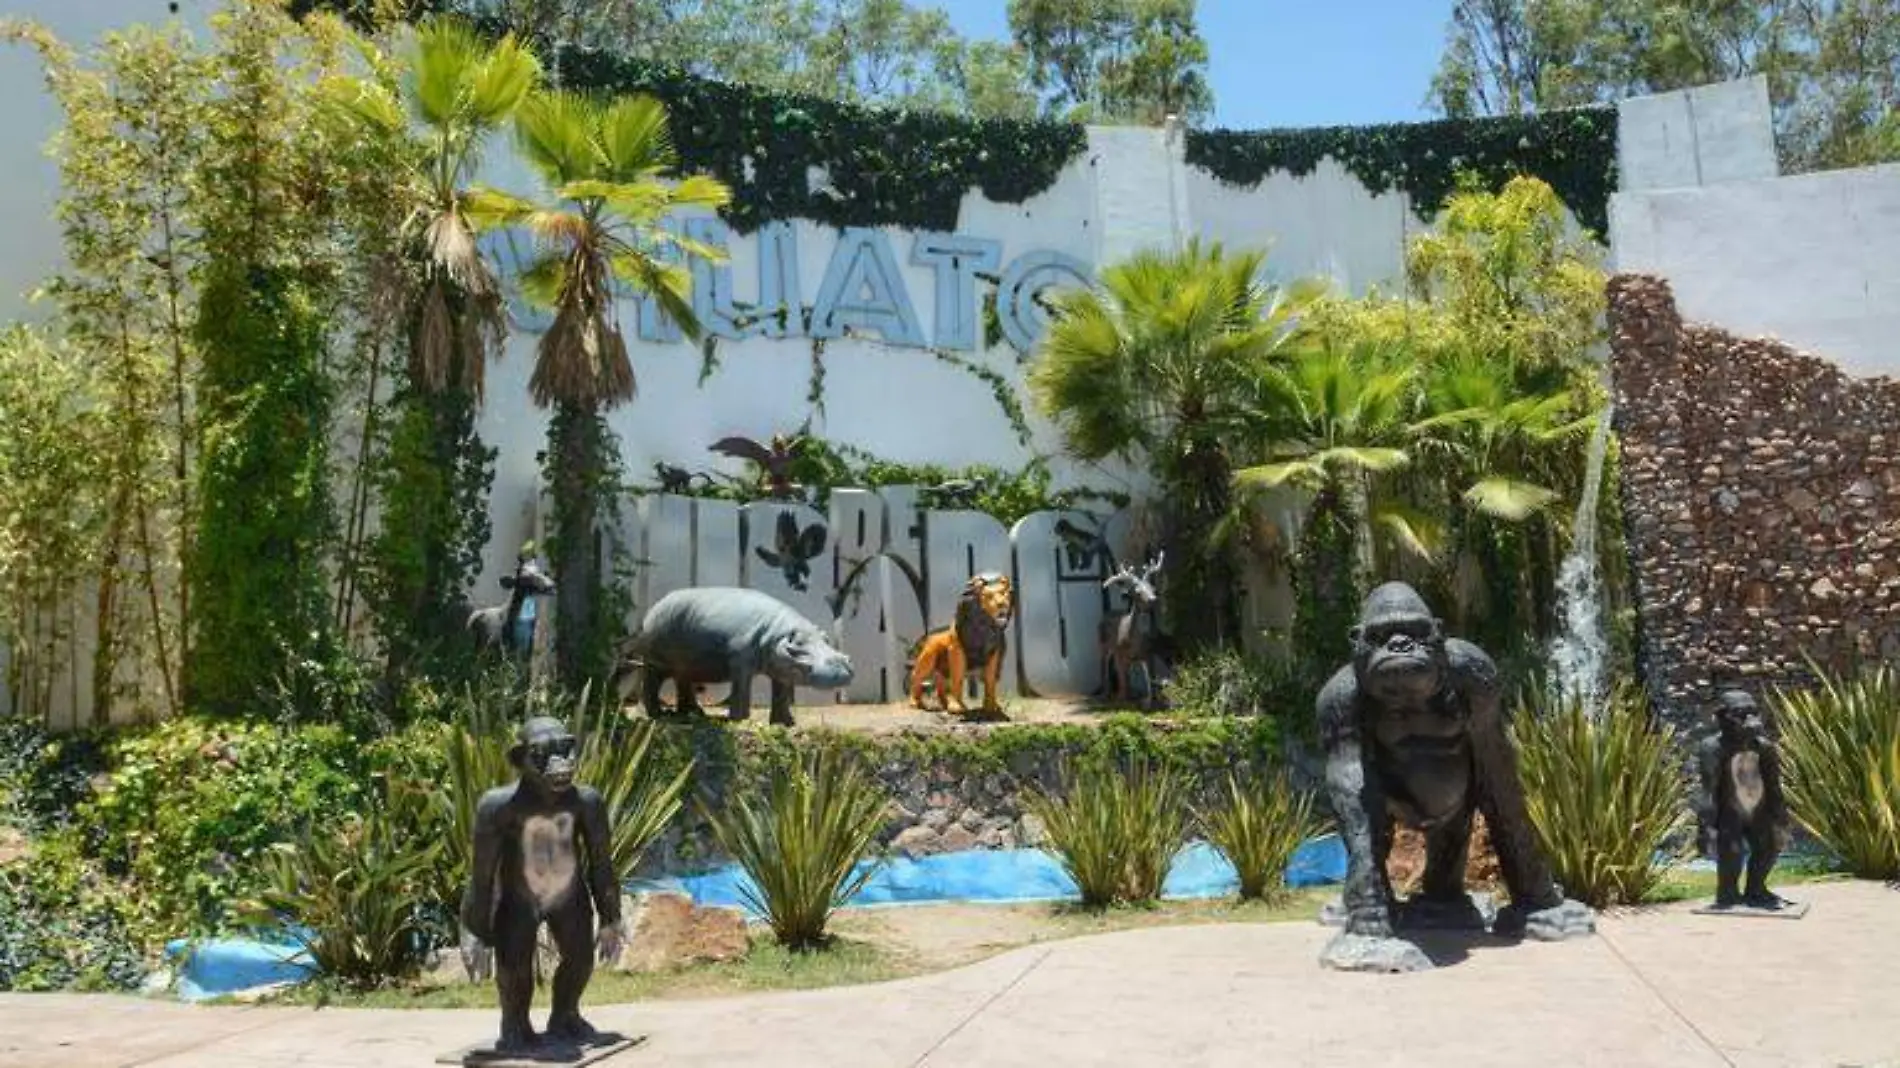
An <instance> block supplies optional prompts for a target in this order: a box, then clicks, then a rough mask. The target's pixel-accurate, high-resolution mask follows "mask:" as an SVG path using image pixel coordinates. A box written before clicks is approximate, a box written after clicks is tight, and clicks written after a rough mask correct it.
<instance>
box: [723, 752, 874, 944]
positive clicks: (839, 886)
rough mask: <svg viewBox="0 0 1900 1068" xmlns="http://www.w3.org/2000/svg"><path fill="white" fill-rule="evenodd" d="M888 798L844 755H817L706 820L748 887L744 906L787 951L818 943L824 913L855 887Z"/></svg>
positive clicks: (863, 877) (860, 883) (869, 868)
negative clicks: (761, 793)
mask: <svg viewBox="0 0 1900 1068" xmlns="http://www.w3.org/2000/svg"><path fill="white" fill-rule="evenodd" d="M887 802H888V798H887V796H886V795H885V793H884V790H883V789H882V788H881V787H880V786H879V785H878V784H877V782H876V781H875V780H873V779H872V778H870V776H868V775H866V774H865V772H864V771H863V769H861V768H860V767H859V766H858V764H857V763H856V762H855V761H853V760H852V758H851V757H850V755H849V754H847V753H842V752H838V751H833V750H819V751H818V752H816V753H815V754H813V755H811V756H809V757H806V758H803V759H802V760H800V761H798V762H796V763H794V764H792V765H790V766H787V767H781V768H779V769H777V770H775V771H774V772H773V773H772V776H771V779H770V782H769V783H768V784H767V787H766V790H765V796H764V797H763V798H759V797H754V796H751V795H749V794H748V795H740V796H738V797H736V798H733V799H732V800H731V801H730V803H729V804H728V806H727V807H726V808H724V809H723V810H719V811H708V812H707V813H706V819H707V821H708V822H709V823H711V824H712V828H713V833H714V835H715V836H717V838H718V840H719V844H720V846H721V847H722V848H723V849H724V850H725V851H726V852H727V853H729V854H731V855H732V857H733V859H734V860H736V861H738V863H739V866H740V867H741V868H743V869H745V873H746V874H747V875H748V876H750V877H751V880H752V885H750V886H747V887H745V888H744V889H743V891H742V892H743V894H744V897H745V900H746V903H747V904H748V905H750V906H751V907H752V909H753V911H755V912H757V913H759V914H761V915H763V916H764V917H765V918H766V922H768V923H769V924H771V927H772V933H773V935H774V936H776V937H777V939H778V941H779V943H780V944H781V945H783V946H785V947H787V948H789V949H797V950H804V949H814V948H818V947H821V946H823V945H825V944H826V942H827V941H828V938H827V936H826V934H825V927H826V925H827V924H828V923H829V922H830V919H831V914H832V912H833V911H834V910H836V909H837V908H838V907H839V906H840V905H843V904H844V903H845V902H846V901H848V900H850V898H851V896H852V895H853V894H856V893H857V892H858V891H859V890H861V889H863V887H864V884H865V883H866V882H868V881H869V880H870V878H871V876H872V874H873V873H874V872H875V871H876V867H875V866H874V865H860V863H859V862H860V861H862V860H863V859H864V858H865V856H866V855H867V854H868V853H869V852H870V851H871V845H872V843H873V842H874V841H875V840H876V838H877V832H878V830H879V828H881V827H883V825H884V810H885V806H886V804H887Z"/></svg>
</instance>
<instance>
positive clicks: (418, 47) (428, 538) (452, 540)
mask: <svg viewBox="0 0 1900 1068" xmlns="http://www.w3.org/2000/svg"><path fill="white" fill-rule="evenodd" d="M393 73H394V74H397V75H399V81H400V85H401V90H400V93H398V92H397V91H394V89H393V85H392V84H389V83H394V82H396V81H397V80H398V79H397V78H395V77H392V78H388V79H384V80H377V79H368V78H365V79H358V78H338V79H337V80H336V81H335V82H333V83H332V84H331V85H330V86H329V87H328V88H329V90H330V94H331V99H332V100H333V101H334V102H335V103H336V104H338V105H340V106H341V108H342V109H343V110H344V111H345V113H346V114H347V115H348V116H349V117H351V118H352V119H354V120H355V121H357V122H359V123H361V124H362V125H363V127H364V128H365V129H366V131H367V132H369V133H371V134H373V135H376V136H380V137H382V138H384V139H388V140H403V141H406V142H407V143H408V145H409V150H408V151H405V152H402V153H400V154H398V155H397V157H396V162H397V164H398V166H400V167H401V170H400V171H398V172H397V173H394V174H390V175H388V176H387V178H388V179H389V181H390V182H391V184H392V185H394V186H396V187H398V188H400V189H404V190H405V192H406V195H407V199H408V200H409V202H410V204H411V209H410V212H409V215H408V218H406V219H405V220H404V221H403V224H402V226H401V240H400V241H399V248H400V255H401V257H402V258H403V260H404V261H405V262H404V263H403V264H402V265H401V266H400V268H399V269H398V270H395V271H392V272H391V273H392V274H393V275H396V276H397V277H400V278H401V279H402V280H403V282H404V283H405V285H404V286H403V287H402V290H401V292H402V296H401V297H400V304H401V308H400V311H399V312H398V314H399V315H401V316H402V317H403V323H404V334H405V335H406V337H405V340H406V342H407V357H408V358H407V363H406V368H405V372H406V373H405V375H404V377H403V378H402V379H401V380H400V383H399V385H398V387H397V388H396V390H395V391H394V395H393V400H392V407H393V409H394V412H395V420H394V424H395V425H394V427H393V428H392V429H391V430H389V431H387V432H386V434H387V438H388V443H387V455H386V457H385V472H384V474H383V477H382V479H381V482H382V489H383V494H382V500H381V505H382V522H381V524H380V528H379V530H378V532H377V535H376V538H375V541H374V543H373V547H372V550H371V559H372V564H371V567H370V569H369V570H370V572H371V573H370V575H369V576H368V587H369V591H368V592H369V596H370V601H371V603H372V604H373V605H374V606H375V608H376V609H377V614H378V617H379V618H378V623H379V626H378V631H379V635H380V637H381V639H382V641H383V643H384V646H385V648H386V651H387V654H388V657H389V668H390V671H391V672H392V674H394V675H400V674H402V673H403V672H404V671H405V670H406V669H408V668H409V667H411V666H413V665H414V664H415V663H416V662H417V661H418V659H420V658H426V657H427V656H428V655H429V654H430V653H431V652H432V651H441V650H443V649H444V648H445V647H459V646H449V645H448V643H449V642H451V641H452V639H453V638H454V637H455V636H456V634H457V632H458V631H459V627H457V626H456V624H457V623H458V622H459V620H457V619H456V618H455V616H456V612H455V609H456V608H457V607H458V606H459V605H460V604H461V603H462V600H463V598H464V597H465V596H466V592H467V591H466V590H465V588H464V587H465V586H466V584H467V582H468V580H469V578H470V577H471V576H470V572H471V571H473V570H474V567H475V565H476V564H477V563H478V562H479V560H480V554H481V550H482V547H483V545H484V544H485V543H486V542H487V540H488V533H489V529H488V522H487V518H486V516H487V507H486V506H487V496H488V486H489V481H490V477H491V472H490V468H489V464H490V459H491V457H490V452H489V450H488V449H487V448H486V447H485V446H484V445H483V443H482V441H481V439H480V437H479V436H478V435H477V434H476V431H475V417H476V413H477V412H478V411H479V409H480V406H481V403H482V398H483V391H484V383H485V379H486V374H485V372H486V365H487V362H488V361H489V360H490V359H493V358H497V357H499V356H500V354H501V350H502V342H503V340H504V338H505V335H506V329H507V320H506V314H505V310H504V304H503V298H502V291H501V284H500V281H499V278H498V275H497V271H496V269H495V266H494V265H493V264H492V263H491V262H490V261H489V259H488V257H487V256H486V255H484V254H483V252H482V250H481V248H480V246H479V245H478V244H477V241H476V238H477V236H478V235H479V233H480V232H481V230H482V228H483V221H482V220H481V219H480V218H479V216H478V215H477V214H476V213H474V212H472V211H471V202H472V200H473V199H474V198H475V197H476V196H477V194H476V192H475V191H474V190H473V189H471V188H470V184H469V183H470V181H471V179H472V178H473V176H474V173H475V170H476V168H477V167H478V166H479V165H480V162H481V151H482V147H483V144H484V142H485V141H486V140H487V138H488V136H489V135H490V134H492V133H493V132H494V131H495V130H497V129H499V128H500V127H501V125H502V124H503V123H505V122H507V121H508V119H509V118H510V117H511V116H512V115H513V114H514V112H515V109H516V108H517V107H519V106H520V104H521V102H522V101H523V100H524V99H526V98H527V96H528V94H529V92H530V91H531V90H532V89H533V88H534V86H535V84H536V82H537V80H538V79H539V77H540V73H541V67H540V64H539V62H538V61H537V60H536V59H535V57H534V56H533V55H532V54H531V53H529V52H528V51H527V50H525V49H524V48H522V47H521V46H520V45H519V44H517V43H516V41H515V39H514V38H513V37H512V36H507V37H503V38H502V39H501V40H499V41H494V42H490V41H488V40H486V39H484V38H483V37H481V36H480V35H478V34H477V33H475V31H474V30H473V29H472V28H470V27H469V26H468V24H466V23H465V22H462V21H460V20H457V19H450V18H437V19H431V20H429V21H427V22H425V23H423V24H422V25H420V26H419V27H417V29H416V31H415V35H414V38H413V40H412V41H411V44H410V47H409V49H408V50H407V52H406V54H405V55H403V57H402V59H401V62H400V66H399V68H398V70H397V71H396V72H393ZM376 370H377V369H376V368H375V367H372V376H374V374H375V373H376ZM375 387H376V383H375V382H374V381H372V382H371V391H372V394H373V392H374V390H375ZM375 414H376V413H375V409H374V408H373V407H372V408H371V411H370V416H371V418H373V417H374V415H375ZM378 429H379V428H377V427H375V426H374V425H370V426H366V427H365V439H366V440H371V439H373V438H374V437H375V435H376V434H377V432H378ZM366 455H367V453H366ZM364 482H365V483H366V482H367V480H364ZM366 491H367V490H366V489H365V492H366ZM346 603H347V601H346ZM463 644H465V643H463ZM438 666H444V665H438Z"/></svg>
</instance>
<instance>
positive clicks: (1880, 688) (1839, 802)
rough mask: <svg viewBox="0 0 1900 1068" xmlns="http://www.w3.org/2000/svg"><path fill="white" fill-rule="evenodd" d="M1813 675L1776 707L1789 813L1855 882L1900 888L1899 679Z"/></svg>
mask: <svg viewBox="0 0 1900 1068" xmlns="http://www.w3.org/2000/svg"><path fill="white" fill-rule="evenodd" d="M1816 674H1818V675H1820V677H1821V687H1820V689H1818V690H1809V691H1801V692H1795V693H1787V694H1782V695H1779V696H1778V697H1777V699H1776V701H1775V714H1776V719H1777V720H1778V725H1779V727H1780V729H1781V755H1782V764H1783V782H1784V784H1785V785H1784V789H1785V791H1786V793H1787V795H1788V808H1789V809H1790V811H1791V812H1792V813H1793V814H1794V817H1795V819H1796V820H1798V821H1800V823H1801V825H1802V826H1803V827H1806V828H1807V829H1808V830H1809V832H1811V833H1812V834H1813V835H1814V836H1815V837H1816V838H1818V839H1820V840H1821V841H1822V842H1823V843H1824V844H1826V846H1827V847H1828V849H1830V850H1831V851H1833V853H1834V854H1835V855H1836V856H1838V857H1840V859H1841V861H1842V863H1844V864H1845V865H1846V866H1847V869H1848V870H1849V871H1851V872H1853V873H1854V874H1855V875H1858V876H1860V877H1861V878H1863V879H1885V880H1888V881H1889V882H1891V881H1894V880H1900V676H1896V675H1895V674H1894V672H1893V670H1892V669H1891V668H1889V667H1888V666H1887V665H1885V664H1882V665H1880V666H1879V667H1876V668H1874V669H1872V670H1870V671H1866V672H1863V673H1861V674H1859V675H1857V676H1854V677H1851V678H1841V677H1836V676H1830V675H1828V674H1827V673H1825V672H1820V671H1818V670H1817V671H1816Z"/></svg>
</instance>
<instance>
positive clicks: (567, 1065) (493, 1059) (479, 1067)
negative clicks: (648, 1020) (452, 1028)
mask: <svg viewBox="0 0 1900 1068" xmlns="http://www.w3.org/2000/svg"><path fill="white" fill-rule="evenodd" d="M646 1040H647V1036H645V1035H619V1034H613V1033H611V1032H608V1033H604V1034H602V1035H601V1036H600V1038H599V1039H598V1040H596V1041H594V1042H592V1043H590V1044H588V1045H585V1046H577V1045H558V1044H554V1045H549V1046H547V1047H545V1048H544V1049H541V1050H537V1051H535V1052H533V1053H497V1052H495V1048H494V1046H493V1044H491V1043H486V1042H484V1043H482V1044H480V1045H476V1046H468V1047H465V1048H463V1049H458V1050H451V1051H450V1052H448V1053H444V1054H442V1055H441V1056H439V1057H437V1058H436V1059H435V1063H437V1064H459V1065H462V1066H463V1068H581V1066H582V1065H586V1064H595V1063H598V1062H600V1061H604V1060H606V1059H607V1058H609V1057H612V1056H614V1055H616V1054H620V1053H625V1052H626V1051H627V1050H630V1049H632V1048H633V1047H635V1046H638V1045H640V1044H641V1043H643V1042H645V1041H646Z"/></svg>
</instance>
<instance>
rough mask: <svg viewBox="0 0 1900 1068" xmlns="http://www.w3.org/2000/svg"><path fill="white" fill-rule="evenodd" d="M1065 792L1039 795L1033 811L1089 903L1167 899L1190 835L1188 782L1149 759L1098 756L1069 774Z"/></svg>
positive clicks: (1030, 800)
mask: <svg viewBox="0 0 1900 1068" xmlns="http://www.w3.org/2000/svg"><path fill="white" fill-rule="evenodd" d="M1065 779H1066V780H1067V787H1066V789H1063V790H1062V791H1060V792H1058V793H1040V792H1038V793H1032V794H1031V795H1030V796H1029V798H1028V801H1027V807H1028V809H1029V811H1030V813H1031V814H1033V815H1035V816H1036V817H1037V818H1038V819H1040V820H1041V821H1042V823H1043V827H1044V828H1045V829H1046V830H1047V832H1048V835H1049V848H1050V849H1051V851H1053V852H1054V853H1055V854H1056V856H1057V858H1058V859H1059V860H1060V861H1061V862H1062V867H1063V870H1065V871H1067V872H1068V873H1069V877H1070V878H1071V879H1074V880H1075V885H1076V888H1077V889H1078V890H1080V891H1081V895H1082V905H1083V907H1084V908H1105V907H1107V906H1109V905H1113V904H1118V903H1119V904H1144V903H1147V902H1152V901H1155V900H1158V899H1159V898H1160V897H1161V887H1162V884H1163V883H1165V882H1166V881H1167V878H1168V869H1169V868H1170V867H1171V866H1172V865H1173V863H1174V856H1175V854H1176V853H1178V852H1180V850H1181V846H1182V844H1183V843H1184V842H1185V841H1186V839H1187V816H1188V803H1187V785H1186V782H1185V781H1184V780H1183V779H1182V777H1181V774H1180V773H1179V772H1177V771H1175V770H1173V769H1172V768H1169V767H1167V766H1166V765H1160V764H1153V763H1150V762H1148V761H1146V760H1141V759H1137V760H1133V761H1130V762H1128V763H1125V764H1118V763H1096V762H1090V763H1087V764H1084V765H1082V766H1081V767H1080V768H1079V769H1078V770H1076V771H1075V772H1074V773H1073V774H1070V775H1067V776H1065Z"/></svg>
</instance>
